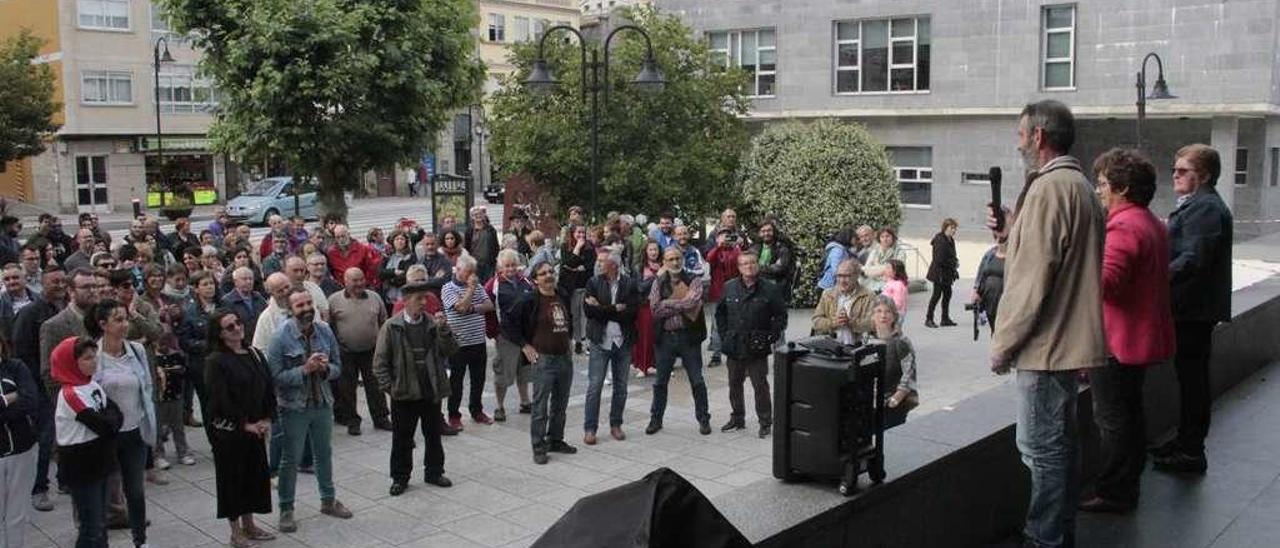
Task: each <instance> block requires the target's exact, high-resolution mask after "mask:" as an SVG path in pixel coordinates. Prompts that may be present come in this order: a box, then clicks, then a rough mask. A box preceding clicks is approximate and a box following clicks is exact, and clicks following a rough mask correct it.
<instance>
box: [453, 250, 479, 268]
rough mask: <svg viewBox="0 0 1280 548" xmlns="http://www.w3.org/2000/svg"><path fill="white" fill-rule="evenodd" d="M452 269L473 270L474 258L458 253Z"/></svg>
mask: <svg viewBox="0 0 1280 548" xmlns="http://www.w3.org/2000/svg"><path fill="white" fill-rule="evenodd" d="M453 269H454V272H458V271H461V270H472V271H474V270H475V269H476V259H475V257H472V256H470V255H465V254H464V255H458V261H457V262H456V263H454V264H453Z"/></svg>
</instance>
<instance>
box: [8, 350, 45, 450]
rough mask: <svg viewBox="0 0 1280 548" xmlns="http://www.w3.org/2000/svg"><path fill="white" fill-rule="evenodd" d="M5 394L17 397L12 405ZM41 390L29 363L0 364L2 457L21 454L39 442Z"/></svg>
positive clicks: (12, 362)
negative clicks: (37, 426) (37, 438)
mask: <svg viewBox="0 0 1280 548" xmlns="http://www.w3.org/2000/svg"><path fill="white" fill-rule="evenodd" d="M5 394H17V395H18V400H17V401H15V402H13V404H12V405H9V404H7V403H5V399H4V397H3V396H4V395H5ZM39 404H40V389H39V388H37V387H36V381H35V378H34V377H32V376H31V370H30V369H27V366H26V364H23V363H22V362H20V361H18V360H4V361H0V457H9V456H13V455H18V454H21V453H24V452H26V451H27V450H28V449H31V446H33V445H35V443H36V410H37V409H38V408H39V407H40V405H39Z"/></svg>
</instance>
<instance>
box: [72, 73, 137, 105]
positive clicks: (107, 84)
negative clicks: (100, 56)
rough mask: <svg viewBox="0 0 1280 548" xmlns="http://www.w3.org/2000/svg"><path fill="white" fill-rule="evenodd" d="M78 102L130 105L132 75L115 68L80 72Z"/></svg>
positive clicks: (131, 101) (131, 99)
mask: <svg viewBox="0 0 1280 548" xmlns="http://www.w3.org/2000/svg"><path fill="white" fill-rule="evenodd" d="M80 102H82V103H85V104H93V105H132V104H133V75H132V74H130V73H128V72H124V71H115V70H86V71H84V72H82V73H80Z"/></svg>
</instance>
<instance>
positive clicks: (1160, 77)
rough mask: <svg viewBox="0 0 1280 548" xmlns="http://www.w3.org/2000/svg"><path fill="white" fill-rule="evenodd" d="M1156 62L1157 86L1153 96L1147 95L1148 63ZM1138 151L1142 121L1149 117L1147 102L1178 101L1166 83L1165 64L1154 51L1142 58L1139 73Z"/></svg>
mask: <svg viewBox="0 0 1280 548" xmlns="http://www.w3.org/2000/svg"><path fill="white" fill-rule="evenodd" d="M1152 59H1155V60H1156V84H1155V86H1153V87H1152V88H1151V95H1147V61H1150V60H1152ZM1137 88H1138V124H1137V125H1138V128H1137V129H1138V149H1139V150H1141V149H1142V120H1143V119H1144V118H1146V117H1147V100H1148V99H1150V100H1160V99H1177V98H1178V97H1177V96H1176V95H1173V94H1171V93H1169V84H1168V83H1166V82H1165V81H1164V63H1163V62H1162V61H1160V56H1159V55H1156V53H1155V52H1154V51H1153V52H1151V53H1148V54H1147V56H1146V57H1143V58H1142V71H1141V72H1139V73H1138V83H1137Z"/></svg>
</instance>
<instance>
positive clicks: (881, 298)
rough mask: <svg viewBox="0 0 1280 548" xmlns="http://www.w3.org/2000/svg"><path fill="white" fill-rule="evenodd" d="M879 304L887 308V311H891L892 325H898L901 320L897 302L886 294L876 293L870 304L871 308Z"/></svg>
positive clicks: (873, 308)
mask: <svg viewBox="0 0 1280 548" xmlns="http://www.w3.org/2000/svg"><path fill="white" fill-rule="evenodd" d="M881 306H883V307H885V308H888V309H889V312H892V313H893V325H894V326H898V322H900V321H901V320H902V318H901V317H900V316H898V303H895V302H893V299H892V298H890V297H889V296H888V295H876V301H875V304H873V305H871V310H875V309H876V308H878V307H881Z"/></svg>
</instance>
